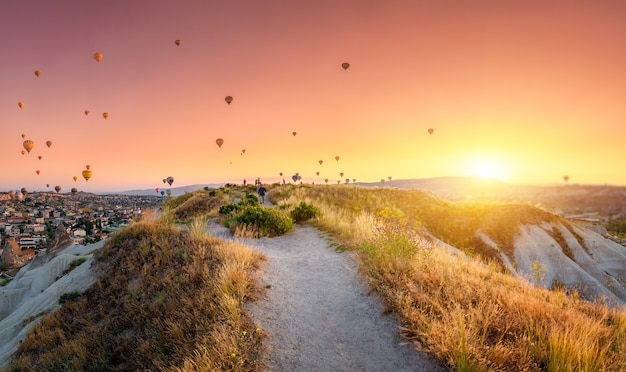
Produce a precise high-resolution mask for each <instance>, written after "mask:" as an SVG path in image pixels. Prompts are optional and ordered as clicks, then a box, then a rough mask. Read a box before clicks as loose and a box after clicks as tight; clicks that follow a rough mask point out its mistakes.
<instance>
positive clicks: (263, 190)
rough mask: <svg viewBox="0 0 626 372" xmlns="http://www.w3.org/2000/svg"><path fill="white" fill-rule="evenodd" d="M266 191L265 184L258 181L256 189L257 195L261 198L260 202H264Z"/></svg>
mask: <svg viewBox="0 0 626 372" xmlns="http://www.w3.org/2000/svg"><path fill="white" fill-rule="evenodd" d="M266 192H267V189H266V188H265V186H263V184H262V183H260V182H259V188H258V189H257V193H258V194H259V197H260V198H261V204H265V193H266Z"/></svg>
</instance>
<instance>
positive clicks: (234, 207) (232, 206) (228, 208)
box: [219, 203, 241, 214]
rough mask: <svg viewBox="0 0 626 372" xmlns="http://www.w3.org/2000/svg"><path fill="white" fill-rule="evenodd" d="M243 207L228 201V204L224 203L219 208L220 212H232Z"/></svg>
mask: <svg viewBox="0 0 626 372" xmlns="http://www.w3.org/2000/svg"><path fill="white" fill-rule="evenodd" d="M240 209H241V207H240V206H238V205H237V204H234V203H228V204H224V205H222V206H221V207H220V209H219V213H220V214H230V213H232V212H233V211H239V210H240Z"/></svg>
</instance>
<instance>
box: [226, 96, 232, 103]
mask: <svg viewBox="0 0 626 372" xmlns="http://www.w3.org/2000/svg"><path fill="white" fill-rule="evenodd" d="M224 101H226V103H228V104H229V105H230V103H231V102H232V101H233V97H231V96H226V97H225V98H224Z"/></svg>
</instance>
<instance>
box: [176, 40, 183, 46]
mask: <svg viewBox="0 0 626 372" xmlns="http://www.w3.org/2000/svg"><path fill="white" fill-rule="evenodd" d="M182 43H183V41H182V40H180V39H179V40H174V44H176V45H178V46H180V44H182Z"/></svg>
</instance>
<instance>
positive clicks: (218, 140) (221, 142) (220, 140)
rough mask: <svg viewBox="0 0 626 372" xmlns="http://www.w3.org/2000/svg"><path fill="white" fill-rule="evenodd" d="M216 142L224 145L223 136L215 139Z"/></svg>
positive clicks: (220, 145)
mask: <svg viewBox="0 0 626 372" xmlns="http://www.w3.org/2000/svg"><path fill="white" fill-rule="evenodd" d="M215 143H217V146H219V147H222V145H223V144H224V140H223V139H221V138H218V139H216V140H215Z"/></svg>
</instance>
